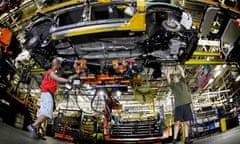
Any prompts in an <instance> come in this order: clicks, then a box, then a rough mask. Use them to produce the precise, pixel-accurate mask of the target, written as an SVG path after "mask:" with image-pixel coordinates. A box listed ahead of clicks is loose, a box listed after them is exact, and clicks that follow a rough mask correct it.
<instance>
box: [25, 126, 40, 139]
mask: <svg viewBox="0 0 240 144" xmlns="http://www.w3.org/2000/svg"><path fill="white" fill-rule="evenodd" d="M27 129H28V131H29V132H31V133H32V135H33V137H34V138H36V139H37V138H39V136H38V134H37V129H36V128H34V127H33V126H32V125H28V126H27Z"/></svg>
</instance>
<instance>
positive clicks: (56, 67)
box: [27, 58, 69, 138]
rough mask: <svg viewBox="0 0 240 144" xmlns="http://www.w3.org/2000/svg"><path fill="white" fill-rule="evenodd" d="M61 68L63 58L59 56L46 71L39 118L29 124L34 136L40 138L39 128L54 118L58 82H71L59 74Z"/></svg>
mask: <svg viewBox="0 0 240 144" xmlns="http://www.w3.org/2000/svg"><path fill="white" fill-rule="evenodd" d="M60 70H61V60H60V59H59V58H54V59H53V60H52V66H51V68H50V69H49V70H48V71H47V72H46V73H45V75H44V78H43V80H42V84H41V96H40V109H39V113H38V118H37V120H36V121H35V122H34V123H33V124H31V125H28V126H27V128H28V130H29V131H30V132H31V133H32V134H33V136H34V138H38V135H37V129H38V128H39V127H40V125H41V124H42V123H43V122H45V121H46V120H48V119H52V118H53V115H52V114H53V109H54V94H55V93H56V91H57V82H61V83H67V82H69V80H68V79H65V78H62V77H60V76H58V73H59V71H60Z"/></svg>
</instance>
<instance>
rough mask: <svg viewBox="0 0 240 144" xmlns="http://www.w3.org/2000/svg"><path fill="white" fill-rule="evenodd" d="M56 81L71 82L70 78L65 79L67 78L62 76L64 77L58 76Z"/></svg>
mask: <svg viewBox="0 0 240 144" xmlns="http://www.w3.org/2000/svg"><path fill="white" fill-rule="evenodd" d="M56 81H58V82H61V83H67V82H69V80H68V79H65V78H62V77H57V78H56Z"/></svg>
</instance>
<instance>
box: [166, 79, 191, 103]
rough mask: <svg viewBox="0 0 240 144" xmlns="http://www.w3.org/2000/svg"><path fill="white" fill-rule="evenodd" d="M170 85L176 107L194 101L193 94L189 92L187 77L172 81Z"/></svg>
mask: <svg viewBox="0 0 240 144" xmlns="http://www.w3.org/2000/svg"><path fill="white" fill-rule="evenodd" d="M169 86H170V88H171V89H172V93H173V95H174V103H175V107H177V106H181V105H184V104H189V103H192V99H191V94H190V92H189V89H188V86H187V83H186V80H185V78H183V77H181V78H180V80H179V82H177V83H174V82H172V83H170V85H169Z"/></svg>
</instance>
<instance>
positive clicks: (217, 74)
mask: <svg viewBox="0 0 240 144" xmlns="http://www.w3.org/2000/svg"><path fill="white" fill-rule="evenodd" d="M221 73H222V71H221V70H217V71H216V72H215V73H214V78H216V77H218V76H219V75H220V74H221Z"/></svg>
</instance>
